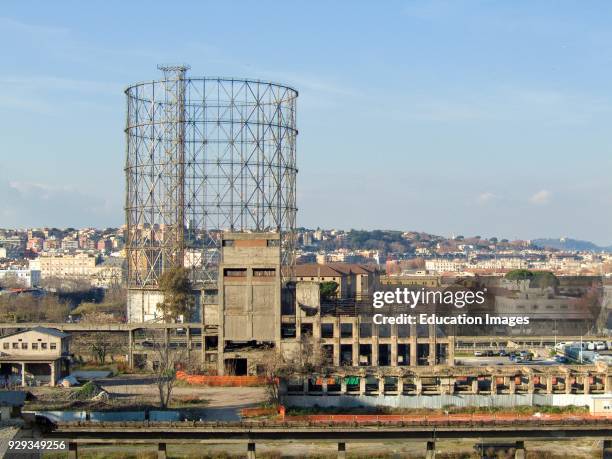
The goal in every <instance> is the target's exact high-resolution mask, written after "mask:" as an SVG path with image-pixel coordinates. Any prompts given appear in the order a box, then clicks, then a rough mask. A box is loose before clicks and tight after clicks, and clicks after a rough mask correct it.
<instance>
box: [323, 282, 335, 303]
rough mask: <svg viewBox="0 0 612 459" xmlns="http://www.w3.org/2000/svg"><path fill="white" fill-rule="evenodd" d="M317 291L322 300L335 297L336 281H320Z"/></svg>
mask: <svg viewBox="0 0 612 459" xmlns="http://www.w3.org/2000/svg"><path fill="white" fill-rule="evenodd" d="M319 291H320V292H321V299H322V300H329V299H332V298H335V297H336V295H337V294H338V283H337V282H334V281H329V282H321V284H319Z"/></svg>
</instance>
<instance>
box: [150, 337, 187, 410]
mask: <svg viewBox="0 0 612 459" xmlns="http://www.w3.org/2000/svg"><path fill="white" fill-rule="evenodd" d="M156 338H157V339H154V344H153V350H154V359H155V360H154V361H153V372H154V374H155V384H156V386H157V391H158V394H159V406H160V408H162V409H165V408H167V407H168V405H170V401H171V400H172V391H173V389H174V385H175V383H176V371H177V368H180V367H181V366H182V365H183V364H184V362H185V349H183V348H171V347H170V344H169V343H168V341H167V340H166V339H163V338H161V337H159V336H157V337H156Z"/></svg>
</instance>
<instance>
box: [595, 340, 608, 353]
mask: <svg viewBox="0 0 612 459" xmlns="http://www.w3.org/2000/svg"><path fill="white" fill-rule="evenodd" d="M595 349H596V350H598V351H605V350H606V343H604V342H603V341H597V342H596V343H595Z"/></svg>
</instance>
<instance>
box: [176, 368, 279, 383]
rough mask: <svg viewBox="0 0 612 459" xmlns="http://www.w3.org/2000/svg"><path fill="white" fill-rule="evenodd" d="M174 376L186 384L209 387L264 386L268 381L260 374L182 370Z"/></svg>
mask: <svg viewBox="0 0 612 459" xmlns="http://www.w3.org/2000/svg"><path fill="white" fill-rule="evenodd" d="M176 378H177V379H178V380H179V381H185V382H186V383H188V384H195V385H200V386H211V387H253V386H264V385H266V384H268V383H269V382H270V381H269V380H268V379H267V378H264V377H261V376H209V375H190V374H187V373H185V372H184V371H177V372H176Z"/></svg>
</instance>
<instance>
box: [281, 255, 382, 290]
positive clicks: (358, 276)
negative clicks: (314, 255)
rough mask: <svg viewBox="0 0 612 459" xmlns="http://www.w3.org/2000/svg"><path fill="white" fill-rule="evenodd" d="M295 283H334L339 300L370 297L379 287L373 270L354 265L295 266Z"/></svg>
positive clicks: (308, 264) (378, 279)
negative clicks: (336, 286)
mask: <svg viewBox="0 0 612 459" xmlns="http://www.w3.org/2000/svg"><path fill="white" fill-rule="evenodd" d="M293 279H294V281H296V282H317V283H318V284H323V283H325V282H336V283H337V284H338V290H337V296H338V297H339V298H355V297H359V296H366V295H371V294H372V293H373V292H374V290H376V289H377V288H378V287H379V286H380V275H379V273H378V271H377V270H376V269H375V268H372V267H370V266H367V265H360V264H354V263H328V264H314V263H307V264H302V265H296V266H295V269H294V275H293Z"/></svg>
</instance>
